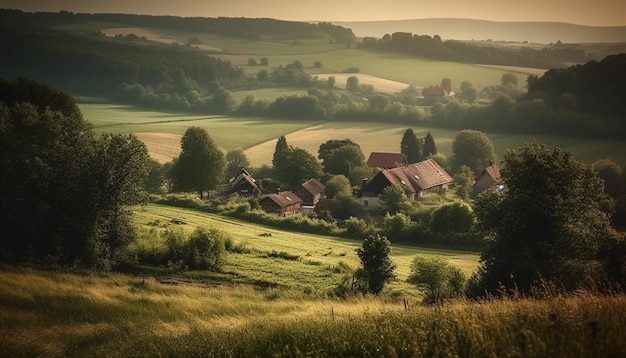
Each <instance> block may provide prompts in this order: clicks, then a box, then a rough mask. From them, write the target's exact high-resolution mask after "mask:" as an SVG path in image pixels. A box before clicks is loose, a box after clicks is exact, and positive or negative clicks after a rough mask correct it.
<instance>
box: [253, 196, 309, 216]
mask: <svg viewBox="0 0 626 358" xmlns="http://www.w3.org/2000/svg"><path fill="white" fill-rule="evenodd" d="M259 204H260V205H261V208H262V209H263V211H265V212H267V213H272V214H278V215H287V214H293V213H297V212H299V211H300V206H301V205H302V199H300V197H299V196H297V195H296V194H294V193H292V192H290V191H280V192H277V193H274V194H268V195H266V196H265V197H263V199H261V201H260V202H259Z"/></svg>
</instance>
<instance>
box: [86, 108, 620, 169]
mask: <svg viewBox="0 0 626 358" xmlns="http://www.w3.org/2000/svg"><path fill="white" fill-rule="evenodd" d="M78 105H79V107H80V109H81V112H82V113H83V116H84V117H85V119H86V120H88V121H89V122H91V123H92V124H93V126H94V129H95V130H96V132H100V133H101V132H109V133H134V134H137V135H138V136H139V138H140V139H141V140H143V141H144V142H145V143H146V145H147V147H148V150H149V152H150V154H151V156H152V157H154V158H155V159H157V160H159V161H161V162H167V161H170V160H171V159H172V158H174V157H177V156H178V154H179V151H180V137H181V136H182V135H183V134H184V133H185V131H186V130H187V128H189V127H191V126H198V127H201V128H204V129H205V130H206V131H207V133H209V135H210V136H211V138H212V139H213V140H214V141H215V143H216V144H217V145H218V146H219V147H221V148H223V149H224V150H231V149H237V148H242V149H244V151H245V153H246V156H247V157H248V159H249V161H250V164H251V166H253V167H258V166H261V165H264V164H265V165H271V164H272V156H273V154H274V150H275V146H276V140H277V138H278V137H279V136H281V135H284V136H285V138H286V139H287V143H288V144H289V145H292V146H294V147H298V148H303V149H305V150H307V151H309V152H310V153H312V154H314V155H315V156H317V151H318V149H319V146H320V144H322V143H324V142H326V141H328V140H331V139H345V138H349V139H351V140H353V141H354V142H356V143H358V144H359V145H360V146H361V149H362V151H363V154H364V155H365V156H366V157H367V156H369V153H371V152H373V151H379V152H398V151H399V150H400V142H401V140H402V135H403V134H404V131H405V130H406V128H407V127H406V126H402V125H399V124H385V123H366V122H344V123H342V122H322V121H318V122H305V121H301V120H298V121H289V120H282V119H273V118H256V117H252V118H237V117H228V116H213V115H199V114H188V113H172V112H157V111H154V110H149V109H137V108H133V107H129V106H125V105H116V104H110V103H98V102H97V101H88V100H83V101H81V100H80V99H79V103H78ZM412 129H413V131H414V132H415V133H416V135H418V136H421V137H423V136H425V135H426V133H428V132H430V133H431V134H432V135H433V137H434V138H435V143H436V144H437V149H438V150H439V152H440V153H443V154H444V155H446V156H447V157H450V156H451V155H452V142H453V140H454V137H455V136H456V134H457V131H452V130H446V129H440V128H424V127H412ZM487 135H488V137H489V138H490V139H491V141H492V143H493V145H494V148H495V152H496V155H497V156H498V158H500V159H502V158H503V156H504V153H505V152H506V151H507V150H508V149H516V148H518V147H520V146H521V145H523V144H525V143H528V142H538V143H542V144H546V145H548V146H550V147H560V148H562V149H565V150H569V151H571V152H572V153H573V154H574V156H575V157H576V158H577V159H579V160H582V161H585V162H587V163H591V162H593V161H595V160H597V159H603V158H606V159H611V160H613V161H615V162H617V163H622V164H624V163H626V142H624V141H618V140H596V139H587V140H583V139H581V138H572V137H560V136H549V135H528V134H509V133H487Z"/></svg>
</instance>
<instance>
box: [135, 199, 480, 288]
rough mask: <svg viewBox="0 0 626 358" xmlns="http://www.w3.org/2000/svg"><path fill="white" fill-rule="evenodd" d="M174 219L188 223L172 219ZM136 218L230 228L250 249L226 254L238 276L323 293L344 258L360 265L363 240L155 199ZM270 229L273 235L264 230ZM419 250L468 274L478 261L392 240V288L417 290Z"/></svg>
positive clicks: (141, 223)
mask: <svg viewBox="0 0 626 358" xmlns="http://www.w3.org/2000/svg"><path fill="white" fill-rule="evenodd" d="M173 219H176V220H177V221H183V222H185V224H184V225H176V224H172V220H173ZM134 220H135V224H136V225H137V226H138V227H140V228H143V229H144V230H150V229H153V228H154V227H155V226H154V223H155V222H158V223H159V225H158V228H159V230H165V229H173V228H180V229H183V230H186V231H187V232H191V231H192V230H194V229H195V228H196V227H198V226H202V227H206V228H217V229H220V230H222V231H224V232H226V233H228V234H229V235H230V236H231V237H232V239H233V241H234V243H235V244H236V245H240V246H241V247H244V248H245V249H247V250H249V251H251V253H246V254H230V255H229V256H228V261H227V264H226V265H225V267H224V271H225V272H229V273H230V274H232V275H234V277H236V279H235V281H244V282H247V283H250V282H266V283H268V284H271V285H279V286H283V287H288V288H296V289H298V290H303V289H305V288H306V289H309V290H310V289H311V287H315V288H316V289H317V290H319V291H320V292H321V293H324V292H327V291H328V290H330V289H331V288H332V286H333V285H336V284H337V282H339V281H340V279H341V277H342V273H340V272H335V270H334V269H335V268H336V267H337V266H339V265H340V263H344V264H347V265H348V266H350V267H352V268H354V269H356V268H357V267H358V265H359V259H358V257H357V256H356V252H355V250H356V249H357V248H358V247H359V246H360V245H361V241H360V240H348V239H343V238H337V237H328V236H321V235H313V234H303V233H298V232H292V231H288V230H280V229H276V228H268V227H264V226H260V225H255V224H250V223H247V222H243V221H240V220H236V219H231V218H227V217H223V216H218V215H212V214H207V213H203V212H199V211H194V210H186V209H181V208H175V207H169V206H163V205H155V204H149V205H148V206H145V207H141V208H139V209H137V210H136V211H135V212H134ZM268 232H269V233H271V236H262V235H261V234H263V233H268ZM152 238H153V239H154V235H152ZM146 244H149V243H146ZM272 251H275V252H285V253H287V254H289V255H290V256H297V257H299V259H298V260H284V259H280V258H268V257H267V255H268V254H269V253H271V252H272ZM417 254H423V255H426V256H430V255H436V256H441V257H445V258H447V259H448V260H449V262H450V263H451V264H453V265H455V266H457V267H459V268H461V269H462V270H463V272H464V273H465V274H466V275H467V277H469V276H470V275H471V274H472V273H473V272H474V271H475V270H476V268H477V267H478V254H477V253H473V252H465V251H455V250H443V249H426V248H419V247H414V246H407V245H394V246H393V250H392V254H391V258H392V260H393V262H394V263H395V264H396V265H397V269H396V274H397V275H398V280H397V281H396V282H394V284H392V285H391V287H393V289H396V290H400V291H402V292H409V294H412V295H418V292H416V291H415V289H414V288H412V287H411V286H410V285H409V284H407V283H406V282H405V280H406V278H407V277H408V275H409V273H410V266H411V261H412V259H413V258H414V257H415V255H417Z"/></svg>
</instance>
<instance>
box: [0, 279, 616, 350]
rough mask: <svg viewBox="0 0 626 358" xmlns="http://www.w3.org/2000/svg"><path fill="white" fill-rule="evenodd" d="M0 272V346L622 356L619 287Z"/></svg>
mask: <svg viewBox="0 0 626 358" xmlns="http://www.w3.org/2000/svg"><path fill="white" fill-rule="evenodd" d="M0 272H1V274H0V351H1V352H3V353H2V355H3V356H5V357H130V356H132V357H156V356H170V357H174V356H176V357H187V356H194V357H200V356H207V357H244V356H245V357H251V356H276V357H304V356H311V357H337V356H346V357H347V356H350V357H356V356H380V357H382V356H394V357H434V356H438V357H455V356H456V357H458V356H462V357H592V356H597V357H624V356H626V321H625V320H626V296H624V295H622V294H616V295H613V296H599V295H592V294H589V293H578V294H576V295H569V296H563V295H553V296H552V297H551V298H546V299H542V300H538V299H524V298H519V299H507V300H492V301H485V302H480V303H472V302H467V301H459V302H456V303H448V304H445V305H442V306H437V307H426V306H420V305H419V304H418V303H416V302H409V303H408V306H405V305H404V304H403V301H401V300H392V299H389V298H388V299H381V298H376V297H361V298H355V299H349V300H331V299H309V298H307V297H304V296H290V295H289V293H288V292H284V291H279V290H265V291H258V290H253V289H250V288H246V287H237V286H217V287H216V286H211V287H209V286H202V285H165V284H161V283H159V282H158V281H155V280H153V279H147V278H146V279H144V278H142V277H131V276H123V275H119V274H99V275H95V274H69V273H62V272H45V271H38V270H31V269H15V268H1V269H0ZM405 307H406V308H405ZM407 308H408V309H407Z"/></svg>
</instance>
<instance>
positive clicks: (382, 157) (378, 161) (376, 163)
mask: <svg viewBox="0 0 626 358" xmlns="http://www.w3.org/2000/svg"><path fill="white" fill-rule="evenodd" d="M405 164H406V159H405V158H404V154H402V153H384V152H372V153H371V154H370V157H369V158H368V159H367V166H368V167H371V168H382V169H391V168H397V167H400V166H403V165H405Z"/></svg>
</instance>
